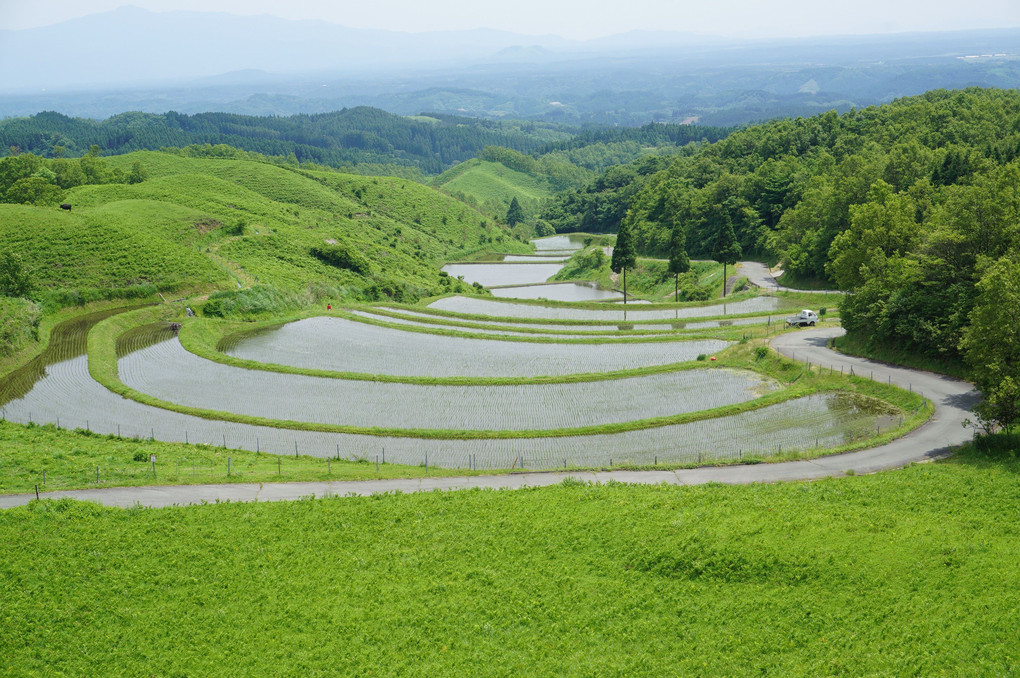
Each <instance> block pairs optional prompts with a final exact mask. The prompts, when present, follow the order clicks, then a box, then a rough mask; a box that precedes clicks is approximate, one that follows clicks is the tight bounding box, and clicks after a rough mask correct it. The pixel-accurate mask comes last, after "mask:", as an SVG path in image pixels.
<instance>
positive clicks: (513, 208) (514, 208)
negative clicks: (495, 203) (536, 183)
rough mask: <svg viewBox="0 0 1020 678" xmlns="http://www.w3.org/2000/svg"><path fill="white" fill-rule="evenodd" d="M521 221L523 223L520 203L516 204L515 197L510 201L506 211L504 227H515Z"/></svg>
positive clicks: (522, 211)
mask: <svg viewBox="0 0 1020 678" xmlns="http://www.w3.org/2000/svg"><path fill="white" fill-rule="evenodd" d="M522 221H524V210H522V209H521V203H519V202H517V196H516V195H515V196H514V197H513V199H512V200H511V201H510V208H509V209H508V210H507V211H506V225H507V226H516V225H517V224H519V223H521V222H522Z"/></svg>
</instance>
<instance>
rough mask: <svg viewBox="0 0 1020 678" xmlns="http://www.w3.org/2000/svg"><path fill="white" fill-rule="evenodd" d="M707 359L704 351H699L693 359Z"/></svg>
mask: <svg viewBox="0 0 1020 678" xmlns="http://www.w3.org/2000/svg"><path fill="white" fill-rule="evenodd" d="M707 359H708V356H707V355H705V354H704V353H699V354H698V357H697V358H695V360H707Z"/></svg>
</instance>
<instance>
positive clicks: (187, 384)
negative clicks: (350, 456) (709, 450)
mask: <svg viewBox="0 0 1020 678" xmlns="http://www.w3.org/2000/svg"><path fill="white" fill-rule="evenodd" d="M119 371H120V375H121V379H122V381H123V382H124V383H125V384H127V385H128V386H130V387H131V388H133V389H135V390H137V391H139V392H141V393H145V394H147V395H151V396H154V397H156V398H159V399H160V400H165V401H168V402H172V403H176V404H180V405H186V406H190V407H197V408H201V409H209V410H220V411H226V412H231V413H236V414H245V415H251V416H257V417H266V418H272V419H283V420H292V421H302V422H310V423H322V424H338V425H351V426H359V427H382V428H419V429H427V428H431V429H456V430H541V429H553V428H577V427H582V426H594V425H598V424H608V423H622V422H627V421H633V420H636V419H645V418H652V417H663V416H669V415H674V414H680V413H686V412H694V411H697V410H703V409H710V408H714V407H719V406H722V405H730V404H735V403H740V402H745V401H748V400H752V399H754V398H756V397H758V396H759V395H763V394H764V393H766V392H768V391H770V390H772V389H773V388H774V387H775V386H774V384H771V383H770V382H768V381H766V380H764V379H762V378H761V377H760V376H758V375H756V374H755V373H752V372H743V371H731V370H722V369H697V370H685V371H680V372H670V373H665V374H655V375H649V376H641V377H631V378H626V379H616V380H611V381H591V382H578V383H565V384H529V385H512V386H511V385H500V386H450V385H421V384H406V383H392V382H377V381H350V380H343V379H330V378H324V377H312V376H306V375H298V374H286V373H276V372H260V371H256V370H247V369H242V368H238V367H233V366H230V365H223V364H220V363H215V362H211V361H208V360H205V359H202V358H199V357H198V356H195V355H193V354H191V353H188V352H187V351H186V350H185V349H184V348H183V347H182V346H181V344H180V342H179V341H177V340H176V339H169V340H166V341H161V342H159V343H157V344H155V345H152V346H149V347H146V348H142V349H140V350H137V351H133V352H131V353H129V354H127V355H125V356H123V357H122V358H121V359H120V361H119Z"/></svg>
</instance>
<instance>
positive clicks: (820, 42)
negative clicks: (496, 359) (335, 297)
mask: <svg viewBox="0 0 1020 678" xmlns="http://www.w3.org/2000/svg"><path fill="white" fill-rule="evenodd" d="M967 86H982V87H1001V88H1014V87H1018V86H1020V29H1017V28H1008V29H1000V30H984V31H959V32H948V33H911V34H901V35H878V36H845V37H825V38H814V39H797V40H758V41H736V40H729V39H721V38H715V37H710V36H699V35H693V34H681V33H669V32H631V33H624V34H621V35H616V36H610V37H607V38H601V39H597V40H588V41H574V40H567V39H564V38H561V37H558V36H552V35H547V36H526V35H519V34H514V33H507V32H503V31H497V30H488V29H484V30H483V29H480V30H472V31H447V32H430V33H402V32H396V31H381V30H364V29H353V28H347V27H343V26H339V25H336V24H331V23H326V22H322V21H291V20H286V19H280V18H276V17H271V16H236V15H230V14H222V13H203V12H181V11H177V12H166V13H154V12H149V11H147V10H142V9H138V8H130V7H129V8H121V9H118V10H114V11H111V12H105V13H102V14H95V15H91V16H87V17H83V18H80V19H74V20H71V21H66V22H64V23H60V24H56V25H53V26H47V27H43V28H33V29H25V30H18V31H0V92H2V93H3V96H0V117H4V116H24V115H30V114H33V113H37V112H40V111H44V110H54V111H59V112H61V113H65V114H68V115H75V116H85V117H94V118H105V117H109V116H111V115H114V114H117V113H121V112H124V111H132V110H137V111H145V112H152V113H163V112H166V111H169V110H175V111H179V112H182V113H199V112H204V111H223V112H233V113H246V114H252V115H290V114H295V113H319V112H327V111H334V110H339V109H341V108H344V107H353V106H366V105H367V106H375V107H378V108H382V109H384V110H387V111H390V112H393V113H397V114H402V115H413V114H416V113H419V112H422V111H430V112H438V113H449V114H456V115H469V116H477V117H488V118H508V117H509V118H520V119H533V120H544V121H550V122H565V123H570V124H590V123H593V124H609V125H615V124H622V125H641V124H645V123H647V122H651V121H659V122H685V121H686V122H691V121H696V122H699V123H702V124H711V125H723V126H728V125H734V124H741V123H746V122H753V121H757V120H764V119H768V118H773V117H777V116H797V115H811V114H814V113H817V112H819V111H824V110H829V109H836V110H839V111H845V110H848V109H849V108H851V107H854V106H857V107H861V106H867V105H872V104H878V103H883V102H887V101H890V100H892V99H895V98H898V97H902V96H909V95H914V94H919V93H921V92H924V91H926V90H929V89H934V88H949V89H955V88H961V87H967Z"/></svg>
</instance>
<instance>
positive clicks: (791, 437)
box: [0, 356, 896, 469]
mask: <svg viewBox="0 0 1020 678" xmlns="http://www.w3.org/2000/svg"><path fill="white" fill-rule="evenodd" d="M0 415H2V416H3V417H4V418H6V419H8V420H10V421H15V422H21V423H28V422H30V421H31V422H35V423H55V424H57V425H59V426H61V427H63V428H69V429H71V428H81V429H85V428H88V429H89V430H91V431H93V432H96V433H105V434H115V435H120V436H123V437H134V438H148V437H150V436H152V437H154V438H156V439H158V440H166V441H174V442H190V443H202V444H208V445H214V446H221V445H222V446H224V447H231V448H241V449H248V450H260V451H262V452H267V453H272V454H295V453H297V452H300V453H301V454H308V455H312V456H318V457H333V456H341V457H343V458H345V459H366V460H369V461H374V460H376V459H380V460H381V461H383V462H385V461H390V462H394V463H404V464H421V463H424V461H425V460H426V455H427V460H428V463H429V464H431V465H435V466H445V467H450V468H468V467H475V468H479V469H501V468H510V467H511V466H513V465H516V466H517V467H522V466H524V467H526V468H530V469H552V468H559V467H562V466H564V465H566V466H578V467H586V466H605V465H610V464H611V463H612V464H621V463H630V464H650V463H653V462H658V463H677V464H682V463H696V462H698V461H711V460H714V459H738V458H747V457H749V456H757V457H763V458H764V457H768V456H770V455H774V454H778V453H781V452H789V451H792V450H807V449H812V448H814V447H816V446H820V447H834V446H838V445H842V444H846V443H849V442H852V441H854V440H861V439H866V438H868V437H870V436H873V435H875V433H876V427H881V429H882V430H886V429H887V428H888V427H891V426H893V425H895V423H896V414H895V413H894V412H893V411H892V410H891V409H887V408H884V407H882V406H881V404H877V403H875V402H874V401H863V400H861V399H859V398H855V397H852V396H848V395H844V394H823V395H815V396H810V397H807V398H799V399H796V400H791V401H788V402H785V403H781V404H778V405H773V406H770V407H765V408H762V409H760V410H755V411H752V412H747V413H743V414H739V415H735V416H731V417H724V418H718V419H708V420H703V421H698V422H693V423H689V424H680V425H673V426H663V427H659V428H653V429H644V430H640V431H632V432H627V433H617V434H605V435H588V436H567V437H543V438H522V439H493V440H439V439H421V438H403V437H395V436H385V437H379V436H369V435H352V434H335V433H323V432H317V431H294V430H288V429H279V428H272V427H266V426H252V425H247V424H235V423H232V422H226V421H219V420H207V419H202V418H199V417H194V416H190V415H185V414H178V413H176V412H170V411H168V410H163V409H160V408H156V407H150V406H147V405H143V404H141V403H138V402H135V401H133V400H128V399H125V398H122V397H120V396H119V395H116V394H114V393H112V392H110V391H108V390H107V389H105V388H104V387H103V386H102V385H100V384H99V383H98V382H96V381H94V380H93V379H92V377H91V376H90V375H89V373H88V368H87V364H86V360H85V356H78V357H76V358H72V359H70V360H65V361H61V362H58V363H53V364H52V365H50V366H49V369H48V370H47V372H46V374H45V375H44V376H42V377H41V378H40V379H39V380H38V381H36V382H35V383H34V384H33V385H32V387H31V388H30V389H29V390H28V392H27V393H25V394H24V395H23V396H21V397H18V398H16V399H14V400H11V401H9V402H7V403H6V404H4V405H3V406H2V407H0Z"/></svg>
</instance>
